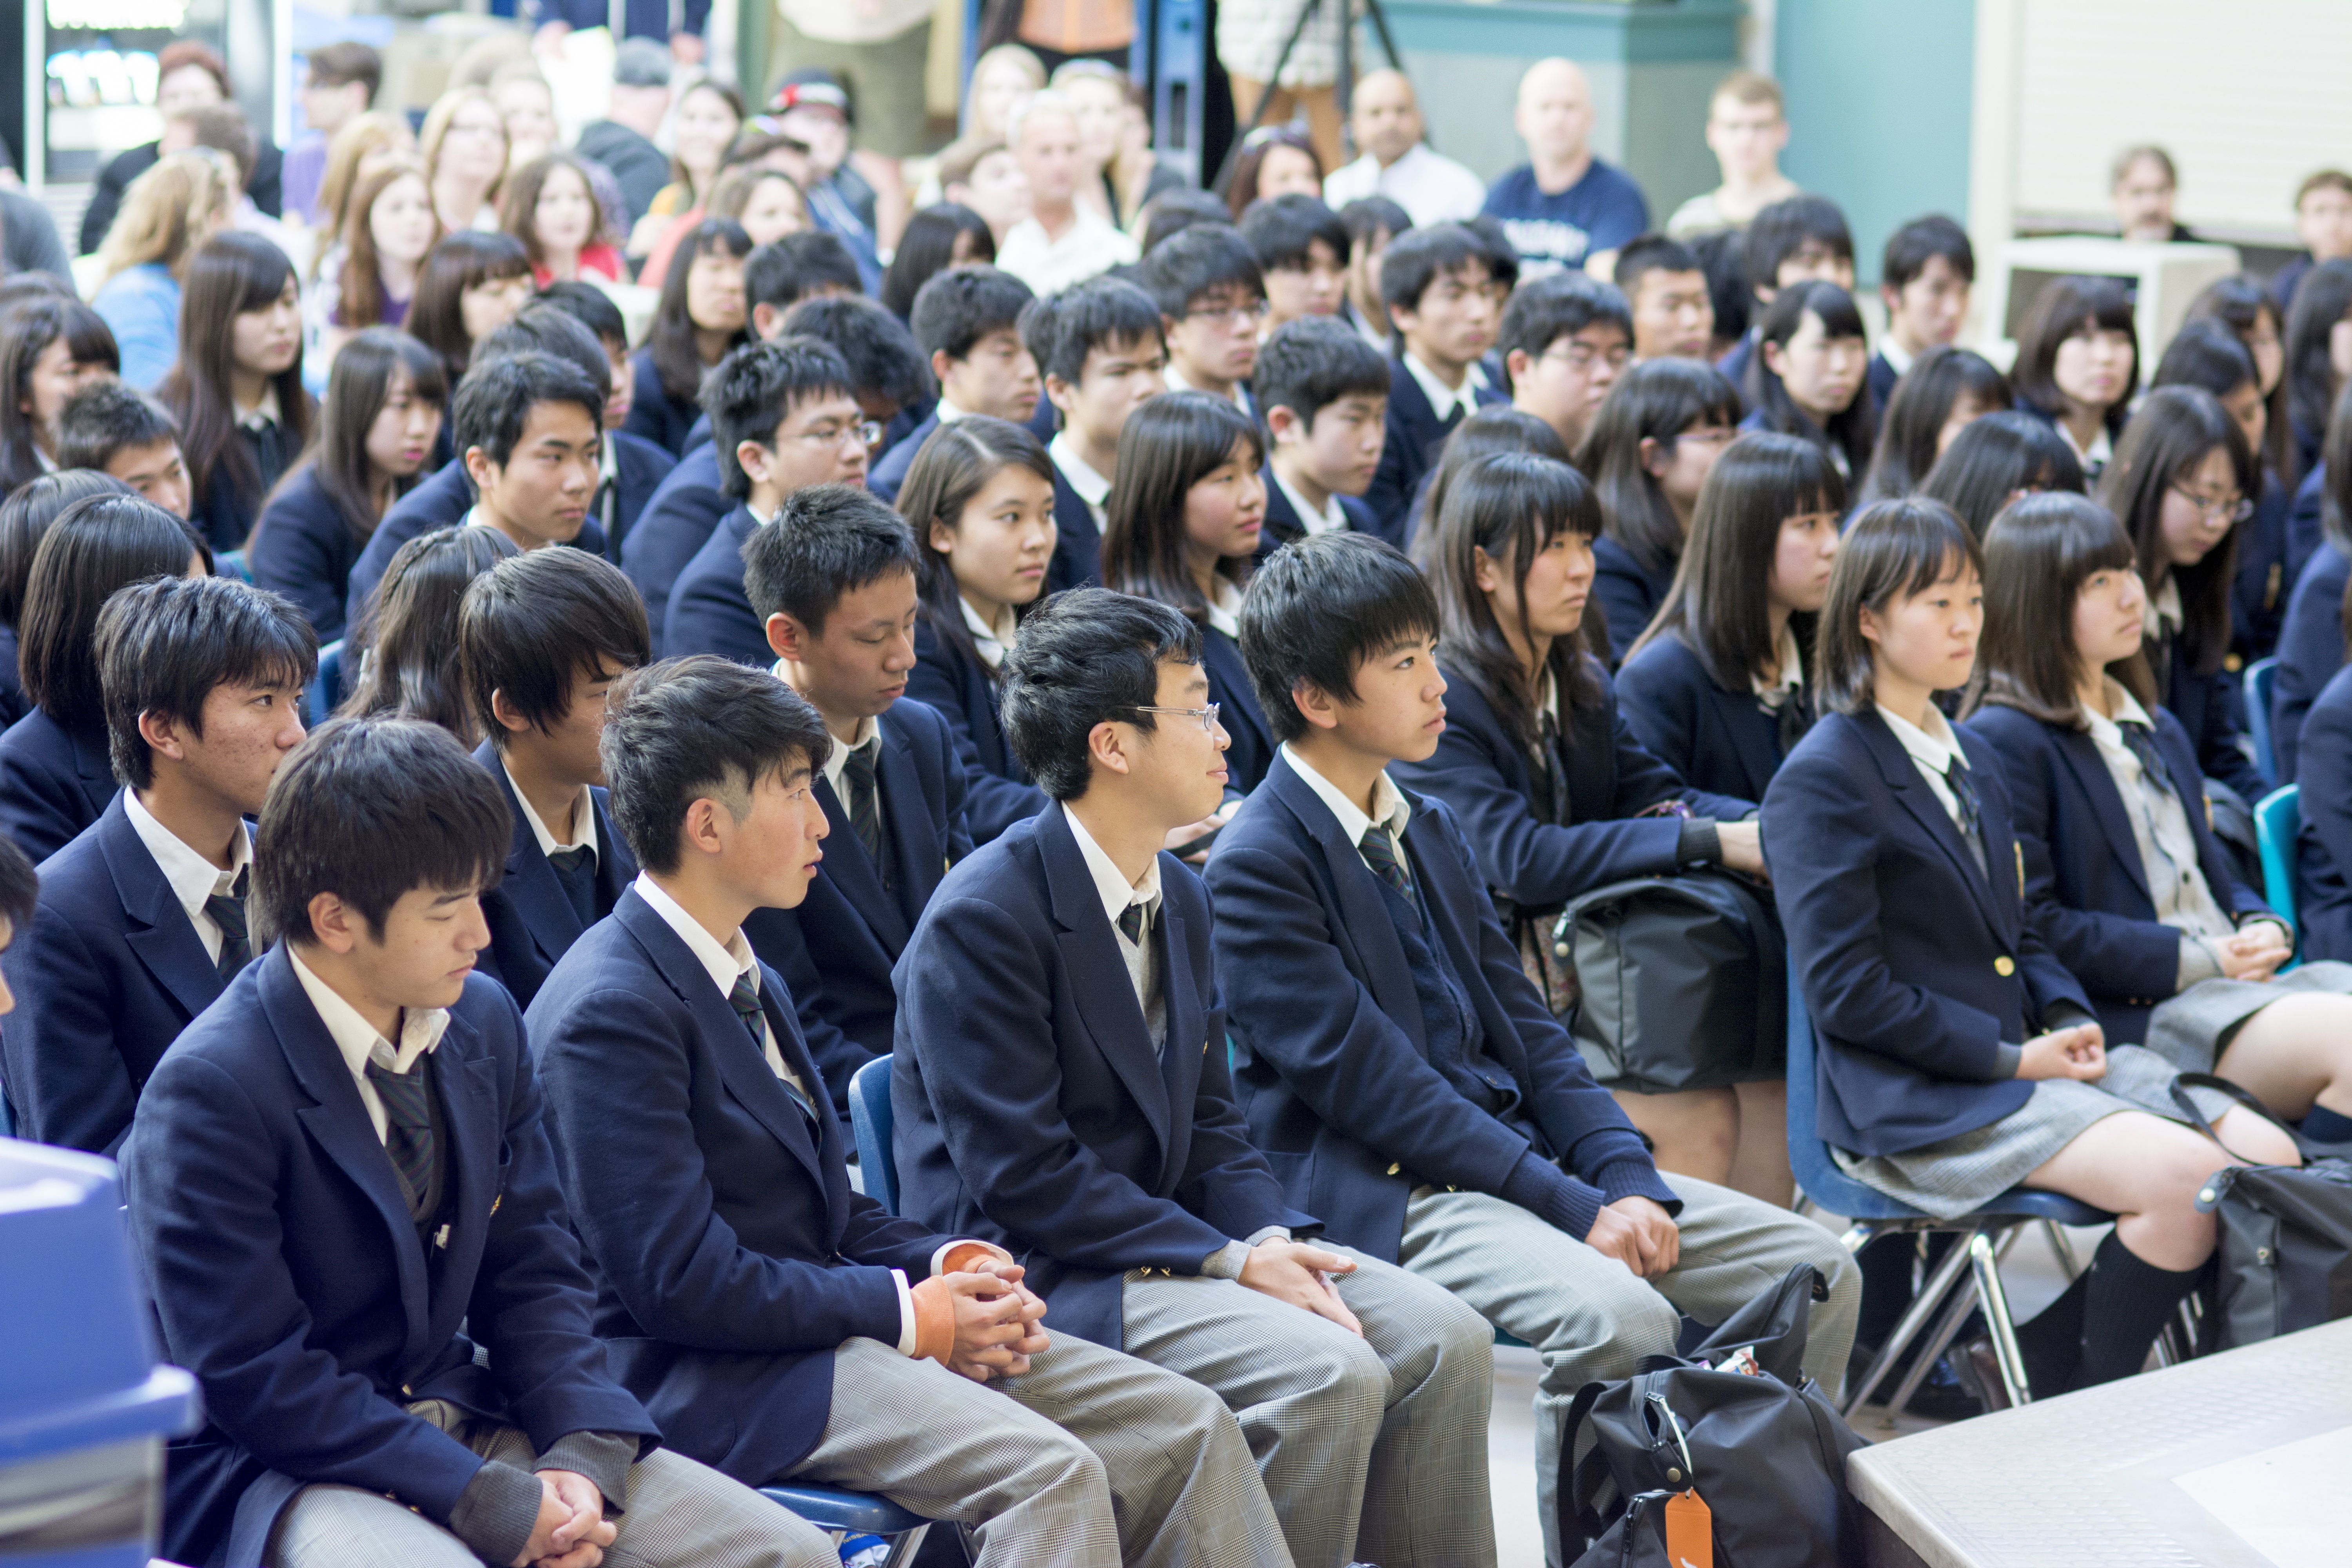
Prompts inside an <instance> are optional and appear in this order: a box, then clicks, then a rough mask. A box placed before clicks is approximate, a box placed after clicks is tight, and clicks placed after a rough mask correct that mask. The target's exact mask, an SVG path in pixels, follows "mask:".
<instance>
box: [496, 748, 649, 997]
mask: <svg viewBox="0 0 2352 1568" xmlns="http://www.w3.org/2000/svg"><path fill="white" fill-rule="evenodd" d="M474 761H476V762H477V763H480V764H481V765H482V766H483V767H484V768H486V769H488V772H489V774H490V776H491V777H492V778H494V779H496V780H497V781H498V784H499V794H500V795H503V796H504V797H505V798H506V803H507V811H508V813H509V815H510V816H512V817H513V818H514V844H513V847H511V848H509V850H508V851H507V871H506V876H505V877H504V879H501V880H500V881H499V885H498V887H497V888H495V889H492V890H491V891H489V892H487V893H484V894H483V895H482V918H483V919H484V920H486V921H488V922H489V927H490V945H489V946H488V947H486V948H484V949H483V950H482V951H481V952H480V953H479V954H478V956H477V957H476V958H475V960H474V967H476V968H477V969H478V970H480V971H481V972H482V973H485V974H487V975H488V976H489V977H490V978H491V979H493V980H496V981H498V982H499V984H502V985H504V986H505V987H506V988H507V990H508V991H509V993H510V994H512V995H513V997H514V999H515V1005H516V1006H518V1007H528V1006H530V999H531V998H532V997H533V996H536V995H538V994H539V988H540V986H541V984H544V983H545V981H546V979H547V973H548V971H549V970H551V969H553V968H554V967H555V963H556V961H557V960H558V959H560V958H562V956H563V955H564V954H565V953H566V952H570V951H571V948H572V943H573V942H578V941H579V940H580V933H581V931H583V930H585V929H586V927H585V926H583V924H582V923H581V920H580V911H579V910H575V909H573V908H572V900H571V897H570V896H569V895H568V894H566V893H565V892H564V890H563V884H562V883H561V882H559V881H557V880H556V879H555V868H554V867H553V866H551V865H549V864H548V860H547V854H546V852H545V851H544V850H542V849H541V848H540V847H539V835H537V834H536V833H533V832H532V831H531V830H530V823H529V822H528V821H527V820H525V819H524V817H523V814H522V804H521V802H520V801H519V800H517V799H516V798H515V789H514V785H513V784H511V783H509V781H508V779H507V770H506V764H505V763H503V762H501V761H500V760H499V752H498V748H497V747H495V746H493V745H491V744H490V742H488V741H484V742H482V743H481V744H480V745H478V746H477V747H475V748H474ZM588 795H589V798H590V800H591V801H593V803H594V809H595V812H596V914H597V918H598V919H602V918H603V917H604V916H605V915H608V914H611V913H612V912H613V906H614V904H615V903H617V902H618V901H619V900H620V897H621V895H622V894H623V893H624V892H625V891H627V890H628V886H629V884H630V883H631V882H634V881H635V880H636V879H637V862H636V859H635V857H633V856H632V855H630V853H629V847H628V846H627V845H626V844H624V843H623V842H621V836H620V835H619V834H617V833H615V832H614V831H613V818H612V816H611V814H610V812H608V811H607V810H606V807H605V794H604V790H602V789H600V788H596V787H594V786H591V787H590V789H589V791H588ZM588 923H589V924H591V925H593V924H594V923H595V922H594V921H590V922H588Z"/></svg>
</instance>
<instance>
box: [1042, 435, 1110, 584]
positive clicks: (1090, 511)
mask: <svg viewBox="0 0 2352 1568" xmlns="http://www.w3.org/2000/svg"><path fill="white" fill-rule="evenodd" d="M1101 586H1102V530H1101V529H1100V528H1098V527H1097V526H1096V523H1095V510H1094V508H1092V507H1090V506H1088V505H1087V502H1086V498H1085V497H1083V496H1081V495H1079V494H1078V492H1077V491H1076V490H1075V489H1071V488H1070V481H1069V480H1068V479H1064V478H1063V477H1062V465H1061V464H1059V463H1056V464H1055V465H1054V558H1053V559H1052V560H1050V561H1048V562H1047V563H1045V592H1047V593H1049V594H1058V593H1060V592H1061V591H1062V590H1063V589H1065V588H1099V587H1101Z"/></svg>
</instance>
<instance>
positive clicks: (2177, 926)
mask: <svg viewBox="0 0 2352 1568" xmlns="http://www.w3.org/2000/svg"><path fill="white" fill-rule="evenodd" d="M2107 697H2108V700H2110V701H2111V702H2113V703H2114V704H2115V709H2116V716H2115V717H2114V718H2112V719H2109V718H2107V717H2106V716H2105V715H2104V714H2101V713H2098V712H2096V711H2095V710H2092V709H2089V708H2084V710H2083V723H2084V729H2086V730H2087V731H2089V732H2090V736H2091V743H2092V744H2093V745H2095V746H2096V747H2098V749H2099V761H2101V762H2102V763H2105V764H2106V766H2107V776H2108V777H2110V778H2111V779H2113V780H2114V781H2115V785H2116V794H2117V795H2120V796H2122V797H2123V806H2124V815H2125V816H2126V817H2129V818H2130V819H2131V827H2132V841H2133V843H2134V844H2135V846H2136V847H2137V848H2138V850H2139V860H2140V868H2141V870H2142V871H2143V872H2144V873H2145V875H2146V876H2147V888H2148V898H2149V901H2150V902H2151V903H2153V904H2154V905H2155V907H2156V918H2157V920H2158V921H2160V922H2162V923H2163V924H2165V925H2168V926H2170V927H2172V928H2173V929H2174V930H2175V931H2179V932H2180V933H2181V937H2182V940H2183V942H2184V944H2185V946H2186V947H2189V948H2193V949H2195V950H2196V952H2194V953H2191V952H2184V953H2183V955H2182V956H2183V968H2182V970H2181V973H2180V974H2179V977H2178V979H2179V984H2181V985H2183V986H2184V987H2185V986H2187V985H2189V984H2194V983H2195V982H2197V981H2199V980H2206V979H2210V978H2211V977H2212V976H2214V975H2216V974H2219V973H2221V959H2220V958H2219V957H2218V956H2217V955H2216V954H2214V952H2213V951H2212V949H2211V948H2210V946H2209V945H2207V944H2208V943H2210V942H2211V941H2212V940H2213V939H2215V938H2218V937H2225V936H2228V935H2230V934H2231V932H2232V931H2235V930H2236V926H2235V923H2234V922H2233V921H2231V919H2230V917H2229V915H2228V913H2227V912H2225V911H2224V910H2222V908H2221V902H2220V900H2216V899H2215V898H2214V897H2213V889H2212V888H2211V886H2210V884H2208V883H2207V882H2206V880H2205V869H2204V868H2203V867H2202V866H2200V865H2199V864H2198V861H2197V833H2196V829H2195V828H2194V827H2192V826H2190V825H2189V806H2188V803H2187V802H2185V801H2183V800H2182V799H2181V798H2180V796H2179V793H2178V792H2176V791H2175V790H2174V789H2173V788H2172V787H2171V784H2172V781H2171V779H2170V778H2169V777H2166V778H2165V779H2163V780H2161V781H2151V780H2150V779H2148V777H2147V769H2146V768H2145V767H2143V766H2142V765H2141V763H2140V760H2139V754H2138V753H2137V752H2134V751H2133V750H2132V749H2131V747H2130V746H2129V745H2128V744H2126V742H2125V740H2124V732H2123V729H2122V726H2124V725H2126V724H2137V725H2139V726H2140V727H2141V728H2142V729H2144V730H2147V731H2149V732H2150V733H2153V732H2154V731H2155V729H2156V724H2155V722H2154V721H2152V720H2150V719H2149V718H2148V716H2147V709H2145V708H2143V707H2141V706H2140V705H2139V702H2138V701H2137V699H2135V698H2134V697H2133V696H2132V694H2131V693H2130V692H2128V691H2126V690H2125V689H2123V688H2122V687H2121V686H2120V685H2118V684H2116V682H2115V681H2113V680H2110V681H2108V682H2107ZM2209 964H2210V968H2209V967H2208V965H2209Z"/></svg>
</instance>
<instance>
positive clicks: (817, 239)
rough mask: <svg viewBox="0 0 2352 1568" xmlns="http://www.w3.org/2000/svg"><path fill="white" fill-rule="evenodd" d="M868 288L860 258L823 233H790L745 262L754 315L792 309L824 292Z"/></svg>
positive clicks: (812, 230) (748, 296)
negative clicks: (769, 308) (761, 310)
mask: <svg viewBox="0 0 2352 1568" xmlns="http://www.w3.org/2000/svg"><path fill="white" fill-rule="evenodd" d="M865 287H866V279H865V278H864V277H862V276H861V275H860V274H859V272H858V270H857V258H856V256H854V255H852V254H850V249H849V247H848V246H847V245H846V244H845V243H844V242H843V241H842V238H841V237H840V236H839V235H837V234H827V233H826V232H825V231H824V230H823V229H821V228H809V229H803V230H802V231H801V232H800V233H798V234H788V235H786V236H784V237H782V239H778V240H772V241H771V242H770V243H768V244H766V245H762V246H760V247H756V248H755V249H753V250H752V252H751V255H750V256H748V257H746V258H744V259H743V302H744V305H745V308H746V309H749V310H757V309H758V308H759V307H761V305H770V306H773V307H774V308H775V309H777V310H788V309H790V308H791V307H792V306H793V305H797V304H799V303H800V302H801V301H802V300H804V299H806V298H808V296H809V295H811V294H813V293H814V292H816V291H817V290H818V289H824V288H834V289H843V290H845V292H848V293H851V294H856V293H858V292H860V291H861V290H863V289H865Z"/></svg>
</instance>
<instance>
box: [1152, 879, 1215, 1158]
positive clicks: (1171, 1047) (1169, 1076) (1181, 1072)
mask: <svg viewBox="0 0 2352 1568" xmlns="http://www.w3.org/2000/svg"><path fill="white" fill-rule="evenodd" d="M1160 880H1161V882H1162V884H1163V886H1164V885H1165V883H1166V880H1167V872H1166V870H1165V868H1162V870H1161V873H1160ZM1160 917H1161V918H1160V921H1159V922H1158V924H1159V928H1160V929H1159V931H1158V933H1157V935H1156V937H1155V939H1154V940H1156V941H1157V942H1159V944H1160V981H1161V984H1160V994H1162V995H1163V996H1165V997H1166V998H1167V1001H1168V1048H1167V1049H1166V1050H1164V1051H1162V1052H1160V1080H1161V1082H1163V1083H1164V1084H1165V1085H1166V1086H1167V1089H1168V1104H1169V1107H1170V1114H1169V1118H1168V1123H1169V1127H1170V1130H1171V1131H1170V1133H1169V1135H1168V1136H1166V1137H1164V1138H1163V1139H1162V1140H1161V1145H1162V1149H1161V1159H1160V1191H1161V1192H1173V1191H1175V1188H1176V1179H1177V1177H1178V1176H1180V1175H1181V1174H1182V1173H1183V1170H1184V1162H1185V1161H1186V1160H1188V1159H1190V1158H1191V1157H1192V1115H1191V1114H1190V1109H1191V1107H1192V1101H1193V1100H1194V1099H1195V1098H1196V1097H1197V1096H1198V1095H1199V1093H1200V1089H1201V1058H1202V1056H1203V1055H1205V1054H1206V1053H1207V1052H1209V1051H1210V1050H1213V1049H1222V1048H1223V1046H1224V1043H1225V1042H1224V1041H1223V1039H1222V1038H1220V1039H1215V1040H1212V1039H1210V1038H1209V1037H1208V1035H1207V1033H1206V1026H1207V1023H1208V1020H1207V1019H1206V1018H1204V1017H1203V1016H1202V1013H1201V1000H1200V989H1199V987H1198V986H1197V985H1195V984H1193V981H1192V946H1191V942H1190V935H1191V931H1190V927H1189V924H1188V922H1187V921H1185V919H1184V917H1183V916H1181V915H1180V914H1177V913H1176V912H1175V911H1174V910H1172V909H1171V907H1170V904H1169V902H1168V899H1167V897H1166V895H1165V894H1164V893H1163V894H1162V895H1161V897H1160ZM1194 1040H1199V1041H1200V1042H1201V1049H1200V1050H1197V1051H1195V1050H1191V1049H1188V1048H1186V1047H1189V1046H1190V1045H1191V1044H1192V1041H1194ZM1180 1106H1181V1107H1184V1108H1185V1110H1186V1114H1184V1115H1181V1116H1180V1115H1177V1114H1175V1110H1176V1108H1177V1107H1180Z"/></svg>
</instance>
